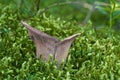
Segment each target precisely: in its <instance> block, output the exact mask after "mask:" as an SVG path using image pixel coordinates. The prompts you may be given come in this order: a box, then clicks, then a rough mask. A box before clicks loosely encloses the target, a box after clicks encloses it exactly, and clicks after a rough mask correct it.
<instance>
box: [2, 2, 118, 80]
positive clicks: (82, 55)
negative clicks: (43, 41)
mask: <svg viewBox="0 0 120 80" xmlns="http://www.w3.org/2000/svg"><path fill="white" fill-rule="evenodd" d="M3 1H5V0H1V2H2V4H1V3H0V14H1V15H0V80H3V79H6V80H119V79H120V33H119V28H118V27H115V25H117V24H119V21H120V20H119V15H120V11H119V6H120V4H119V3H117V2H115V1H114V0H111V2H110V3H109V2H107V1H106V3H108V4H111V5H110V7H109V8H108V7H107V8H106V7H103V6H97V8H99V10H100V12H96V13H95V12H94V13H93V14H95V15H96V18H93V15H92V16H91V18H90V19H89V20H88V21H87V22H86V24H85V25H82V24H81V23H80V21H79V19H83V18H84V17H85V14H78V13H80V12H73V14H72V13H71V14H70V15H68V13H67V11H66V12H65V9H63V11H62V10H61V11H62V12H61V13H60V14H58V13H56V15H54V14H55V13H54V14H53V12H54V11H55V10H58V9H59V7H57V8H55V9H54V8H52V9H51V10H50V11H46V12H44V13H43V14H40V15H38V12H39V11H40V10H41V9H40V10H38V11H37V9H35V10H34V11H35V12H33V13H30V12H29V10H31V9H26V11H25V10H24V11H25V12H21V11H22V9H23V7H22V6H20V5H19V6H17V7H15V5H14V3H12V1H11V2H10V4H5V3H7V2H3ZM6 1H8V0H6ZM13 1H14V0H13ZM18 1H22V0H18ZM23 1H27V0H23ZM30 1H32V0H30ZM36 1H37V0H36ZM52 1H54V0H52ZM62 1H65V0H62ZM88 1H89V0H88ZM92 1H93V2H94V0H91V2H89V3H93V2H92ZM101 1H102V0H101ZM16 2H17V0H16ZM59 2H60V0H59ZM85 2H87V0H85ZM42 3H43V4H42ZM48 3H50V1H48V2H46V3H45V2H44V0H41V4H42V6H43V7H42V8H44V6H46V5H47V4H48ZM26 4H29V3H26ZM29 6H32V5H29ZM71 6H73V7H76V6H75V5H69V6H68V5H67V7H65V5H64V6H63V7H65V8H66V9H69V10H71V11H72V10H74V8H72V7H71ZM14 8H16V9H14ZM28 8H29V7H28ZM27 11H28V12H27ZM51 12H52V13H51ZM82 12H83V13H84V10H83V11H82ZM101 13H105V15H107V17H106V18H107V19H108V20H107V21H106V22H102V21H105V19H104V16H105V15H101ZM64 14H65V15H64ZM75 14H78V15H77V16H75ZM86 14H87V13H86ZM97 14H98V15H99V16H100V17H98V16H97ZM59 15H61V17H60V16H59ZM62 15H63V16H62ZM66 15H68V16H66ZM58 16H59V17H58ZM65 16H66V17H65ZM64 17H65V18H66V19H65V18H64ZM22 19H23V20H25V21H27V22H28V23H29V24H30V25H31V26H34V27H36V28H37V29H40V30H41V31H43V32H45V33H48V34H49V35H52V36H55V37H58V38H59V39H63V38H65V37H67V36H70V35H72V34H75V33H82V34H81V35H80V36H79V37H78V38H77V39H76V40H75V42H74V43H73V45H72V46H71V49H70V51H69V56H68V58H67V62H66V64H65V66H64V67H63V66H62V65H61V66H60V67H57V66H56V62H51V61H48V62H44V61H42V60H41V59H36V56H35V46H34V43H33V42H32V41H31V39H29V36H28V32H27V30H26V28H24V27H23V26H22V25H21V23H20V21H21V20H22ZM95 21H96V22H95ZM100 23H101V24H102V27H99V25H100ZM95 25H97V26H98V27H95ZM100 26H101V25H100ZM117 26H118V25H117ZM115 28H116V29H117V30H116V29H115Z"/></svg>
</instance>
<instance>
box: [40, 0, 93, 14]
mask: <svg viewBox="0 0 120 80" xmlns="http://www.w3.org/2000/svg"><path fill="white" fill-rule="evenodd" d="M66 4H77V5H80V6H82V7H85V8H88V9H91V7H92V6H91V5H90V4H88V3H85V2H80V1H79V2H78V1H76V2H70V1H69V2H61V3H54V4H52V5H50V6H48V7H46V8H44V9H43V10H42V11H41V10H39V11H38V15H40V14H42V13H44V12H46V11H47V10H49V9H50V8H52V7H55V6H62V5H66Z"/></svg>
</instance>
